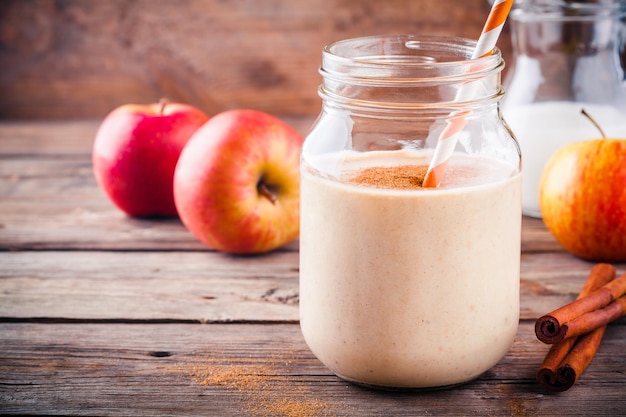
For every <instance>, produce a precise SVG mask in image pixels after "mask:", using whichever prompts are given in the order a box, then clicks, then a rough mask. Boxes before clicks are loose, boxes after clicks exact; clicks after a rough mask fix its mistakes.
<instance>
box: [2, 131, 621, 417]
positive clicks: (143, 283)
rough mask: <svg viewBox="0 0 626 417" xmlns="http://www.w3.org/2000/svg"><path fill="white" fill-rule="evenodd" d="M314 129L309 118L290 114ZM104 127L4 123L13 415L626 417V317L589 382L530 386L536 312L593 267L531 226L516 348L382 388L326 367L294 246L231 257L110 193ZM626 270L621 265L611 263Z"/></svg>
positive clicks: (9, 405)
mask: <svg viewBox="0 0 626 417" xmlns="http://www.w3.org/2000/svg"><path fill="white" fill-rule="evenodd" d="M290 122H291V123H292V124H293V125H294V126H295V127H296V128H298V129H299V130H300V131H302V132H303V133H304V132H305V131H306V129H307V128H308V126H309V124H310V120H293V121H290ZM97 126H98V122H97V121H74V122H32V123H29V122H6V121H5V122H2V123H0V158H1V159H0V178H1V182H0V249H1V250H0V414H3V415H7V414H8V415H10V414H22V415H25V414H28V415H37V414H39V415H43V414H45V415H85V416H87V415H89V416H93V415H133V416H144V415H146V416H148V415H149V416H156V415H181V416H230V415H237V416H274V415H276V416H279V415H283V416H370V415H371V416H374V415H375V416H416V415H444V416H448V415H450V416H459V415H470V416H556V415H559V416H561V415H562V416H565V415H567V416H604V415H624V414H625V413H626V411H625V410H626V320H625V319H624V318H622V319H620V320H618V321H616V322H614V323H612V324H611V325H609V327H608V330H607V332H606V334H605V337H604V340H603V342H602V345H601V346H600V349H599V351H598V353H597V355H596V357H595V358H594V360H593V362H592V363H591V365H590V367H589V368H588V369H587V370H586V372H585V373H584V374H583V375H582V377H581V378H580V380H579V381H578V382H577V383H576V385H575V386H574V387H573V388H572V389H570V390H569V391H567V392H564V393H561V394H549V393H547V392H545V391H544V390H543V389H542V388H541V387H540V386H539V385H538V384H537V383H536V382H535V379H534V377H535V372H536V370H537V368H538V366H539V364H540V363H541V361H542V359H543V357H544V356H545V353H546V351H547V349H548V346H547V345H544V344H542V343H541V342H539V341H538V340H537V339H536V338H535V336H534V332H533V326H534V322H535V319H536V318H537V317H539V316H540V315H542V314H544V313H546V312H548V311H550V310H552V309H554V308H556V307H558V306H560V305H562V304H565V303H566V302H569V301H571V300H573V299H574V298H575V296H576V294H577V293H578V291H579V290H580V288H581V287H582V284H583V282H584V281H585V279H586V277H587V274H588V272H589V270H590V268H591V266H592V264H591V263H588V262H585V261H582V260H580V259H577V258H575V257H573V256H571V255H569V254H568V253H566V252H564V251H563V250H561V248H560V247H559V245H558V244H557V243H556V242H555V241H554V239H553V238H552V237H551V236H550V234H549V233H548V232H547V231H546V229H545V228H544V226H543V224H542V223H541V221H538V220H535V219H529V218H525V219H524V221H523V234H522V270H521V319H520V326H519V332H518V334H517V338H516V339H515V342H514V344H513V346H512V347H511V350H510V351H509V353H508V354H507V355H506V357H505V358H504V359H502V361H501V362H500V363H499V364H498V365H496V366H495V367H494V368H493V369H491V370H490V371H488V372H487V373H485V374H484V375H483V376H481V377H480V378H479V379H477V380H475V381H473V382H471V383H468V384H466V385H463V386H460V387H457V388H454V389H449V390H443V391H434V392H421V393H415V392H414V393H393V392H379V391H373V390H368V389H364V388H360V387H357V386H355V385H351V384H350V383H347V382H344V381H342V380H340V379H338V378H337V377H335V376H334V375H333V374H331V373H330V372H329V371H328V370H327V369H326V368H325V367H324V366H323V365H322V364H321V363H320V362H319V361H318V360H317V359H316V358H315V357H314V356H313V355H312V354H311V352H310V351H309V350H308V348H307V346H306V345H305V343H304V340H303V338H302V336H301V334H300V329H299V325H298V244H297V242H294V243H292V244H290V245H288V246H287V247H285V248H283V249H281V250H278V251H276V252H273V253H270V254H267V255H262V256H253V257H234V256H228V255H225V254H222V253H217V252H214V251H211V250H209V249H207V248H205V247H204V246H202V245H201V244H200V243H198V242H197V241H196V240H195V239H194V238H193V237H192V236H191V235H190V233H188V232H187V231H186V229H185V228H184V227H183V226H182V224H181V223H180V221H178V220H175V219H170V220H138V219H131V218H128V217H125V216H124V215H123V214H121V213H120V212H119V211H117V210H116V209H115V208H114V207H113V206H112V205H111V204H110V203H109V202H108V200H107V199H106V198H105V196H104V194H103V193H102V192H101V191H100V190H99V189H98V187H97V185H96V183H95V180H94V177H93V174H92V170H91V159H90V151H91V144H92V141H93V137H94V133H95V131H96V129H97ZM616 267H617V269H618V272H619V273H623V272H626V264H619V265H616Z"/></svg>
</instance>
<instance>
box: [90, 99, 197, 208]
mask: <svg viewBox="0 0 626 417" xmlns="http://www.w3.org/2000/svg"><path fill="white" fill-rule="evenodd" d="M207 120H209V117H208V116H207V115H206V114H204V113H203V112H201V111H200V110H198V109H197V108H195V107H193V106H190V105H187V104H181V103H169V102H167V101H164V100H162V101H161V102H160V103H154V104H145V105H141V104H127V105H123V106H121V107H118V108H116V109H115V110H113V111H112V112H111V113H109V115H108V116H106V118H105V119H104V120H103V122H102V124H101V125H100V127H99V128H98V132H97V134H96V139H95V142H94V145H93V153H92V161H93V169H94V174H95V176H96V180H97V182H98V184H99V185H100V187H101V188H102V189H103V190H104V191H105V193H106V194H107V196H108V197H109V199H110V200H111V201H112V202H113V203H114V204H115V205H116V206H117V207H118V208H119V209H121V210H122V211H124V212H125V213H126V214H128V215H130V216H137V217H147V216H176V215H177V213H176V206H175V204H174V195H173V180H174V169H175V168H176V162H177V161H178V157H179V155H180V152H181V151H182V149H183V147H184V146H185V144H186V143H187V141H188V140H189V138H190V137H191V135H192V134H193V133H194V132H195V131H196V130H198V128H199V127H200V126H202V125H203V124H204V123H205V122H206V121H207Z"/></svg>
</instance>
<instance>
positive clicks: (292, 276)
mask: <svg viewBox="0 0 626 417" xmlns="http://www.w3.org/2000/svg"><path fill="white" fill-rule="evenodd" d="M0 265H2V268H1V269H0V317H4V318H22V319H24V318H33V317H34V318H53V319H69V320H120V321H124V320H127V321H136V320H160V321H163V320H165V321H168V320H173V321H197V322H207V321H208V322H215V321H219V322H221V321H278V322H281V321H297V320H298V306H297V302H298V280H297V279H298V252H297V251H283V252H280V251H279V252H274V253H271V254H268V255H264V256H256V257H232V256H228V255H224V254H221V253H217V252H208V251H204V252H0Z"/></svg>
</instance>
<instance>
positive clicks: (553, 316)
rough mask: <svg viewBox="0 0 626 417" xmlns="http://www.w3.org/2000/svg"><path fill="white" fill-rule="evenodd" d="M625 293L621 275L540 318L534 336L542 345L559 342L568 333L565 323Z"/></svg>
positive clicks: (625, 282) (624, 283)
mask: <svg viewBox="0 0 626 417" xmlns="http://www.w3.org/2000/svg"><path fill="white" fill-rule="evenodd" d="M625 293H626V274H623V275H621V276H620V277H619V278H617V279H615V280H613V281H611V282H609V283H607V284H605V285H604V286H602V287H601V288H598V289H597V290H595V291H592V292H591V293H590V294H588V295H586V296H584V297H581V298H579V299H577V300H576V301H573V302H571V303H569V304H566V305H564V306H563V307H560V308H558V309H556V310H554V311H552V312H551V313H548V314H546V315H544V316H542V317H540V318H539V319H538V320H537V322H536V323H535V334H536V335H537V338H538V339H539V340H541V341H542V342H544V343H557V342H560V341H561V340H563V339H565V338H566V337H567V333H568V332H569V331H570V330H569V326H568V325H564V324H565V323H568V322H570V321H572V320H574V319H576V318H578V317H580V316H582V315H583V314H586V313H590V312H592V311H594V310H596V309H599V308H602V307H605V306H607V305H608V304H610V303H611V302H613V301H614V300H616V299H617V298H619V297H621V296H622V295H624V294H625ZM587 331H589V330H587ZM578 334H580V333H578Z"/></svg>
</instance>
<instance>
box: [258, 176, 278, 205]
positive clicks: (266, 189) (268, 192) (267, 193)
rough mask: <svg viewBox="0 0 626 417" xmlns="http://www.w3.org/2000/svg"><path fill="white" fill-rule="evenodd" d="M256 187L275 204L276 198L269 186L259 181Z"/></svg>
mask: <svg viewBox="0 0 626 417" xmlns="http://www.w3.org/2000/svg"><path fill="white" fill-rule="evenodd" d="M257 189H258V190H259V194H261V195H262V196H263V197H265V198H267V199H268V200H269V201H270V202H271V203H272V204H276V201H278V198H276V194H274V193H273V192H272V190H270V187H268V186H267V184H266V183H264V182H263V181H260V182H259V184H258V185H257Z"/></svg>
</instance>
